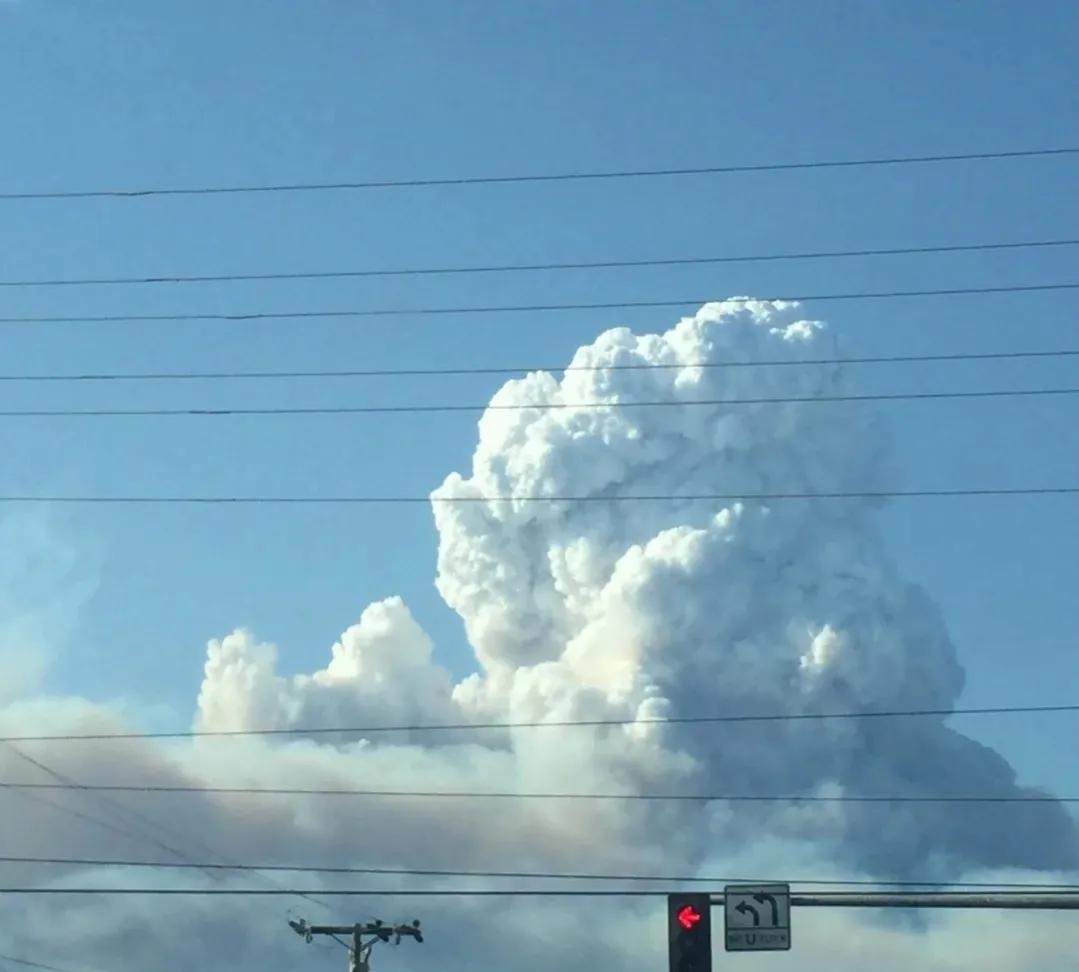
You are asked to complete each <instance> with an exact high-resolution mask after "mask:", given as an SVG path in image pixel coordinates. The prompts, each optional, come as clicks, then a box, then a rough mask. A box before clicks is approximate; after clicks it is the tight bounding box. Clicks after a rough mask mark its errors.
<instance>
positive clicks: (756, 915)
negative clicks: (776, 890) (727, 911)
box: [734, 901, 761, 928]
mask: <svg viewBox="0 0 1079 972" xmlns="http://www.w3.org/2000/svg"><path fill="white" fill-rule="evenodd" d="M734 910H735V911H740V912H741V913H742V914H743V915H744V914H746V912H749V911H752V912H753V927H754V928H756V927H757V926H758V925H759V924H760V923H761V914H760V912H759V911H757V909H756V908H754V907H753V905H751V904H746V903H745V902H744V901H739V902H738V904H736V905H735V906H734Z"/></svg>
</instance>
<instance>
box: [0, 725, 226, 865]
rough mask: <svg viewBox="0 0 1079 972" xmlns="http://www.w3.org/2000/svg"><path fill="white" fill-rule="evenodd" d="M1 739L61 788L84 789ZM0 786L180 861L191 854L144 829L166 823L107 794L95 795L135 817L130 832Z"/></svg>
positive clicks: (115, 808) (105, 821) (166, 829)
mask: <svg viewBox="0 0 1079 972" xmlns="http://www.w3.org/2000/svg"><path fill="white" fill-rule="evenodd" d="M2 742H3V744H4V745H5V746H6V747H7V748H8V749H10V750H11V751H12V752H13V753H14V754H15V755H16V756H18V757H19V759H21V760H23V761H24V762H26V763H29V764H30V765H31V766H33V767H35V768H36V769H39V770H41V771H42V772H43V773H45V774H46V775H48V776H49V777H51V778H52V779H53V780H55V781H56V782H57V783H59V784H62V785H63V786H64V787H65V788H70V789H73V790H80V789H84V787H83V786H82V785H81V784H80V783H78V782H77V781H76V780H74V779H72V778H71V777H69V776H66V775H64V774H63V773H59V772H57V771H56V770H54V769H53V768H52V767H51V766H48V765H47V764H45V763H43V762H41V761H40V760H38V759H35V758H34V757H33V756H30V755H29V754H28V753H24V752H23V751H22V750H21V749H19V748H18V746H16V745H15V744H14V743H13V742H12V741H10V740H2ZM0 789H5V790H10V791H11V792H14V793H15V794H17V795H18V796H21V797H23V798H27V799H30V800H32V801H34V802H35V803H40V804H43V805H45V806H49V807H52V808H53V809H55V810H58V811H60V812H61V813H64V814H67V815H68V816H70V817H73V818H74V819H77V820H83V821H85V822H87V823H92V824H95V825H97V826H99V827H102V828H104V829H105V830H108V831H111V832H112V833H116V834H119V835H121V836H123V837H126V838H127V839H128V840H143V841H147V842H149V843H151V844H153V846H154V847H156V848H158V850H163V851H165V852H166V853H167V854H172V855H174V856H175V857H178V858H179V859H180V860H182V861H190V860H191V858H190V857H188V856H187V855H185V854H184V852H183V851H182V850H179V849H178V848H176V847H174V846H172V845H170V844H167V843H165V842H164V841H163V840H161V839H160V838H159V837H157V836H156V835H154V834H153V833H152V832H151V831H149V830H148V829H147V828H151V829H153V828H156V829H157V830H158V831H161V832H164V833H169V832H170V829H171V828H168V827H166V826H164V825H162V824H159V823H158V822H157V821H155V820H152V819H150V818H149V817H147V816H146V815H145V814H142V813H140V812H139V811H137V810H133V809H131V808H130V807H126V806H124V805H123V804H121V803H117V802H116V801H114V800H111V799H109V797H107V796H103V795H100V794H98V795H97V796H98V799H99V800H100V801H101V802H102V803H103V804H105V805H106V806H108V807H110V808H111V809H112V811H113V813H114V814H115V813H117V812H119V813H120V814H121V815H124V814H126V815H127V816H128V817H129V818H134V820H135V830H134V832H133V831H132V830H130V829H129V827H130V824H129V825H128V827H124V826H121V825H120V824H119V823H118V822H115V820H109V819H103V818H101V817H99V816H97V815H96V814H91V813H85V812H83V811H81V810H76V809H74V808H72V807H68V806H65V805H64V804H61V803H55V802H54V801H52V800H49V799H48V798H47V797H43V796H41V795H40V794H35V793H30V792H27V791H25V790H20V789H18V788H17V787H6V786H0ZM171 833H172V836H173V837H176V836H177V834H176V832H175V831H172V832H171ZM204 850H206V848H204ZM207 873H209V872H207Z"/></svg>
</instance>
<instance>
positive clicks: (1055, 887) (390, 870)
mask: <svg viewBox="0 0 1079 972" xmlns="http://www.w3.org/2000/svg"><path fill="white" fill-rule="evenodd" d="M0 862H2V863H8V864H59V865H68V866H75V867H114V868H153V869H168V870H176V869H180V870H183V869H185V868H186V869H191V868H202V867H205V868H209V869H222V870H231V871H290V872H296V871H303V872H308V873H314V874H367V875H380V876H387V875H392V876H399V877H461V878H497V879H507V878H509V879H516V880H520V879H526V880H544V881H552V880H557V881H629V882H639V881H640V882H662V881H670V882H672V883H675V884H715V885H722V884H776V883H781V882H779V881H777V880H771V879H764V878H731V877H701V876H688V875H674V874H588V873H585V874H582V873H575V872H568V873H567V872H557V871H556V872H551V871H476V870H441V869H434V868H402V867H346V866H319V865H290V864H233V865H228V864H186V863H177V862H175V861H118V860H95V859H92V858H90V859H88V858H65V857H0ZM784 882H785V883H788V884H799V885H813V886H818V887H844V888H846V887H888V888H999V889H1001V890H1004V889H1009V890H1019V889H1027V890H1034V891H1042V890H1045V891H1049V890H1051V891H1079V884H1064V883H1059V882H1054V883H1049V882H1046V883H1037V882H1030V881H1018V882H1001V881H939V880H934V881H886V880H860V879H849V880H843V879H835V878H789V877H788V878H785V879H784Z"/></svg>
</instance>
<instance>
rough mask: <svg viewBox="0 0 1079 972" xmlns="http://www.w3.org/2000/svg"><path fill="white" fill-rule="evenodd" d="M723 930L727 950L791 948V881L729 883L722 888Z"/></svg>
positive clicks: (761, 950)
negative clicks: (781, 882) (785, 882)
mask: <svg viewBox="0 0 1079 972" xmlns="http://www.w3.org/2000/svg"><path fill="white" fill-rule="evenodd" d="M723 931H724V936H723V937H724V944H725V945H726V948H727V951H728V952H771V951H783V950H786V949H788V948H790V947H791V889H790V885H789V884H728V885H727V886H726V887H725V888H724V889H723Z"/></svg>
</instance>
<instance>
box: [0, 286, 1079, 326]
mask: <svg viewBox="0 0 1079 972" xmlns="http://www.w3.org/2000/svg"><path fill="white" fill-rule="evenodd" d="M1077 289H1079V282H1065V283H1050V284H1021V285H1012V286H1006V287H946V288H942V289H937V290H882V291H862V292H859V293H832V294H791V295H786V296H784V295H779V296H769V297H727V298H723V299H722V300H721V301H717V300H715V298H711V297H683V298H681V299H678V300H616V301H596V302H585V303H567V304H500V305H479V306H475V307H463V306H462V307H442V306H436V307H374V308H360V309H356V310H317V311H312V310H300V311H248V312H244V313H231V314H225V313H204V314H102V315H96V316H92V315H87V314H78V315H74V316H72V315H59V316H48V317H0V324H123V323H135V322H143V323H163V322H170V323H176V322H182V321H241V322H242V321H269V320H333V319H348V318H362V317H410V316H424V315H428V316H433V315H444V314H509V313H525V312H528V313H532V312H547V311H577V310H621V309H627V308H634V307H657V308H659V307H685V306H699V305H703V304H709V303H726V304H752V303H757V302H761V303H767V302H770V301H786V302H800V301H810V300H820V301H825V300H885V299H891V298H897V297H956V296H962V295H970V294H1021V293H1044V292H1048V291H1057V290H1077Z"/></svg>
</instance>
